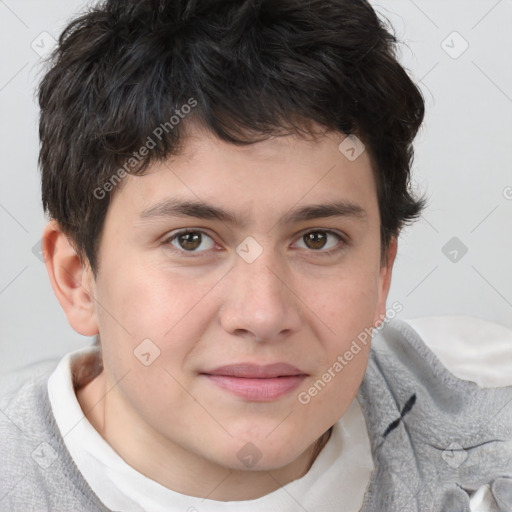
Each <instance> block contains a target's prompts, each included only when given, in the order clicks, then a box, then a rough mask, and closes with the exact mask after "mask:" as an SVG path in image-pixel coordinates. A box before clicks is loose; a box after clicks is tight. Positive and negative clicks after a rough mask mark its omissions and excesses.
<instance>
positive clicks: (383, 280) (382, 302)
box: [373, 237, 398, 326]
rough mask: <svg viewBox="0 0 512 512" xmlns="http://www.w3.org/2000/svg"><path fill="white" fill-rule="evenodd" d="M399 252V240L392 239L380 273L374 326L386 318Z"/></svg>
mask: <svg viewBox="0 0 512 512" xmlns="http://www.w3.org/2000/svg"><path fill="white" fill-rule="evenodd" d="M397 251H398V240H397V239H396V238H395V237H391V240H390V242H389V247H388V249H387V251H386V260H385V261H384V263H383V264H382V265H381V268H380V273H379V297H378V303H377V309H376V310H375V315H374V318H373V325H374V326H375V325H379V324H381V323H382V320H383V319H384V317H385V316H386V299H387V298H388V293H389V288H390V287H391V275H392V272H393V264H394V262H395V258H396V253H397Z"/></svg>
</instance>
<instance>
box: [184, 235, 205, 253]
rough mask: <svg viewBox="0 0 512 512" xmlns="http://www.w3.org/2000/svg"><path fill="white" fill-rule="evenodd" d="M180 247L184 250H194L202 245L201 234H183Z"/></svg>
mask: <svg viewBox="0 0 512 512" xmlns="http://www.w3.org/2000/svg"><path fill="white" fill-rule="evenodd" d="M179 241H180V245H181V247H182V248H183V249H187V250H193V249H197V248H198V247H199V246H200V245H201V241H202V237H201V234H200V233H183V234H181V235H180V236H179Z"/></svg>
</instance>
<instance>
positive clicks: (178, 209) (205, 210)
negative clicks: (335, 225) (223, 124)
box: [140, 199, 367, 227]
mask: <svg viewBox="0 0 512 512" xmlns="http://www.w3.org/2000/svg"><path fill="white" fill-rule="evenodd" d="M168 217H193V218H196V219H205V220H218V221H221V222H225V223H227V224H232V225H235V226H241V227H244V226H246V225H247V220H248V219H247V218H246V217H242V216H240V215H238V214H235V213H232V212H229V211H227V210H225V209H223V208H220V207H218V206H214V205H211V204H207V203H203V202H198V201H181V200H179V199H165V200H163V201H160V202H158V203H156V204H155V205H153V206H151V207H149V208H147V209H145V210H143V211H142V212H141V214H140V219H141V220H142V221H143V223H145V221H150V220H152V219H159V218H168ZM327 217H349V218H353V219H355V220H359V221H365V220H366V219H367V213H366V211H365V210H364V209H363V208H362V207H361V206H359V205H358V204H356V203H353V202H351V201H346V200H341V201H331V202H328V203H323V204H312V205H307V206H302V207H300V208H296V209H294V210H291V211H290V212H288V213H286V214H285V215H283V216H282V217H281V219H279V221H278V224H293V223H297V222H301V221H307V220H315V219H320V218H327Z"/></svg>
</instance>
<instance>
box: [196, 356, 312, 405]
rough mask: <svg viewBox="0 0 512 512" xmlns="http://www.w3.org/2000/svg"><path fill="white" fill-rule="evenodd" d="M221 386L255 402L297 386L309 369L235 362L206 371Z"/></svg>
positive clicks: (206, 374) (275, 397)
mask: <svg viewBox="0 0 512 512" xmlns="http://www.w3.org/2000/svg"><path fill="white" fill-rule="evenodd" d="M200 375H202V376H204V377H206V378H207V379H208V380H209V381H210V382H211V383H213V384H215V385H216V386H217V387H219V388H221V389H223V390H225V391H228V392H230V393H232V394H234V395H237V396H239V397H241V398H244V399H246V400H249V401H254V402H268V401H271V400H275V399H277V398H279V397H281V396H284V395H286V394H288V393H290V392H291V391H293V390H294V389H296V388H297V387H298V386H299V385H300V384H301V383H302V382H303V381H304V379H305V378H306V377H307V376H308V374H307V373H305V372H303V371H301V370H299V369H298V368H296V367H294V366H292V365H289V364H287V363H275V364H271V365H265V366H261V365H254V364H245V363H243V364H235V365H228V366H222V367H219V368H216V369H214V370H210V371H207V372H202V373H200Z"/></svg>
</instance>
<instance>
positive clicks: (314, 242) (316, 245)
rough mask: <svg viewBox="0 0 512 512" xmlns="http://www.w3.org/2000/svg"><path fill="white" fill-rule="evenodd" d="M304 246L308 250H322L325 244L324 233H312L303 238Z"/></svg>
mask: <svg viewBox="0 0 512 512" xmlns="http://www.w3.org/2000/svg"><path fill="white" fill-rule="evenodd" d="M303 239H304V242H305V244H306V245H307V247H309V248H310V249H322V248H323V247H324V245H325V244H326V242H327V233H326V232H325V231H312V232H311V233H307V234H306V235H304V237H303Z"/></svg>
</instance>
